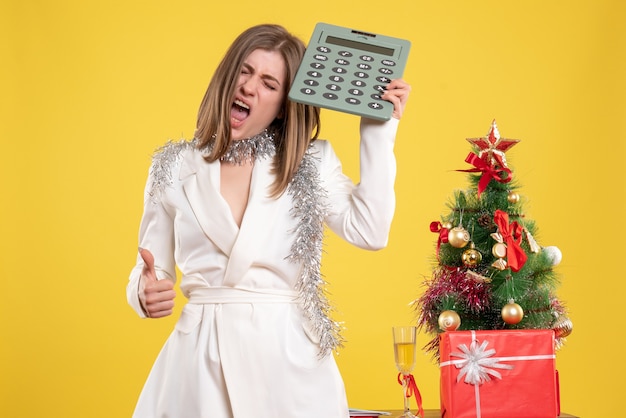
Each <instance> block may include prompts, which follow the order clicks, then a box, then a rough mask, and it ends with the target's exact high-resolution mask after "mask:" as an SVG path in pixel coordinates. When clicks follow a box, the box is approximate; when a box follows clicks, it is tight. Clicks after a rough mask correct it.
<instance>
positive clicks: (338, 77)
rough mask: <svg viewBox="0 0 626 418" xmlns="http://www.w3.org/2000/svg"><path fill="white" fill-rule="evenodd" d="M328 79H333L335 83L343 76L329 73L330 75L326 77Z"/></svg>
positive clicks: (340, 80) (339, 81)
mask: <svg viewBox="0 0 626 418" xmlns="http://www.w3.org/2000/svg"><path fill="white" fill-rule="evenodd" d="M328 79H329V80H330V81H334V82H335V83H341V82H342V81H343V77H341V76H338V75H331V76H330V77H328Z"/></svg>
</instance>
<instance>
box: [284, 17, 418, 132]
mask: <svg viewBox="0 0 626 418" xmlns="http://www.w3.org/2000/svg"><path fill="white" fill-rule="evenodd" d="M410 48H411V43H410V42H409V41H407V40H404V39H398V38H392V37H390V36H383V35H378V34H374V33H368V32H363V31H358V30H353V29H349V28H345V27H341V26H334V25H330V24H327V23H318V24H317V25H316V26H315V30H314V31H313V35H312V36H311V40H310V41H309V45H308V47H307V49H306V52H305V54H304V57H303V58H302V62H301V63H300V66H299V67H298V71H297V72H296V76H295V78H294V81H293V84H292V85H291V89H290V91H289V99H291V100H292V101H294V102H298V103H304V104H308V105H313V106H318V107H323V108H326V109H331V110H336V111H339V112H345V113H350V114H354V115H359V116H363V117H366V118H370V119H377V120H389V119H390V118H391V114H392V112H393V105H392V104H391V103H390V102H388V101H386V100H383V99H382V98H381V94H382V92H383V91H384V90H385V88H386V86H387V84H389V82H390V81H391V80H392V79H395V78H400V77H402V73H403V72H404V67H405V66H406V61H407V58H408V55H409V49H410Z"/></svg>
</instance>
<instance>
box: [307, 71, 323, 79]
mask: <svg viewBox="0 0 626 418" xmlns="http://www.w3.org/2000/svg"><path fill="white" fill-rule="evenodd" d="M307 75H308V76H309V77H313V78H320V77H321V76H322V73H320V72H319V71H309V72H308V73H307Z"/></svg>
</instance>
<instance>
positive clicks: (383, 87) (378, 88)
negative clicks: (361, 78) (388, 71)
mask: <svg viewBox="0 0 626 418" xmlns="http://www.w3.org/2000/svg"><path fill="white" fill-rule="evenodd" d="M374 89H376V90H378V91H379V92H381V93H384V92H385V90H387V89H386V88H385V86H374Z"/></svg>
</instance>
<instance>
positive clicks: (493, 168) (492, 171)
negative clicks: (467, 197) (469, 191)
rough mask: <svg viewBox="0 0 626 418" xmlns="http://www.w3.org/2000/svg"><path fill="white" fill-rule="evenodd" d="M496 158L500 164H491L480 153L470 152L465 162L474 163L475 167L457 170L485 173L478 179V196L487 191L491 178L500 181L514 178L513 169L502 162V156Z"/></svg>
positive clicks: (504, 181)
mask: <svg viewBox="0 0 626 418" xmlns="http://www.w3.org/2000/svg"><path fill="white" fill-rule="evenodd" d="M495 160H496V161H498V162H499V165H491V164H489V163H488V162H487V161H485V160H483V159H482V158H480V157H479V156H478V155H476V154H474V153H473V152H470V153H469V154H468V156H467V158H465V162H466V163H469V164H472V165H473V166H474V167H475V168H470V169H468V170H457V171H462V172H464V173H478V172H482V173H483V175H482V176H481V177H480V180H479V181H478V197H480V194H481V193H482V192H484V191H485V189H486V188H487V185H489V182H490V181H491V179H494V180H495V181H497V182H499V183H508V182H510V181H511V179H512V176H511V169H510V168H508V167H507V166H506V164H505V163H504V162H501V159H500V158H496V159H495ZM502 173H506V176H505V177H504V178H503V177H502V175H501V174H502Z"/></svg>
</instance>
